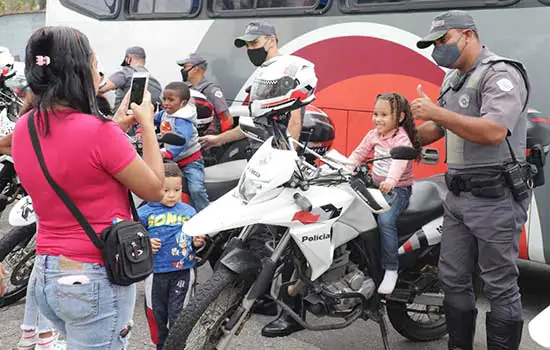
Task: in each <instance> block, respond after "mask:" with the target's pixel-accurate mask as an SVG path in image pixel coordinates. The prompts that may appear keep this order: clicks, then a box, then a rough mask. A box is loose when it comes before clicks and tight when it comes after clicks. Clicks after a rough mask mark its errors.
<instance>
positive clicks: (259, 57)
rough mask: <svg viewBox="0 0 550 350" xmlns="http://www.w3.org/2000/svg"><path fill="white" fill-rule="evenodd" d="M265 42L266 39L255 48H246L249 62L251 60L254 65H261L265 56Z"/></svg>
mask: <svg viewBox="0 0 550 350" xmlns="http://www.w3.org/2000/svg"><path fill="white" fill-rule="evenodd" d="M266 44H267V41H266V42H265V43H264V44H263V45H262V46H261V47H258V48H257V49H247V54H248V58H249V59H250V62H252V64H253V65H255V66H256V67H259V66H261V65H262V63H264V62H265V59H266V58H267V49H266V48H265V45H266Z"/></svg>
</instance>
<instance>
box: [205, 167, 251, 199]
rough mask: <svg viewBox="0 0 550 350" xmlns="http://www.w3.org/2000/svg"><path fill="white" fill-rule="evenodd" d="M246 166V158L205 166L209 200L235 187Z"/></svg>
mask: <svg viewBox="0 0 550 350" xmlns="http://www.w3.org/2000/svg"><path fill="white" fill-rule="evenodd" d="M245 167H246V160H244V159H239V160H234V161H231V162H226V163H221V164H216V165H212V166H209V167H206V168H204V186H205V187H206V192H207V193H208V200H209V201H210V202H212V201H215V200H216V199H218V198H220V197H221V196H223V195H224V194H226V193H227V192H229V191H230V190H231V189H233V188H235V187H236V186H237V184H238V183H239V179H240V178H241V174H242V173H243V171H244V169H245Z"/></svg>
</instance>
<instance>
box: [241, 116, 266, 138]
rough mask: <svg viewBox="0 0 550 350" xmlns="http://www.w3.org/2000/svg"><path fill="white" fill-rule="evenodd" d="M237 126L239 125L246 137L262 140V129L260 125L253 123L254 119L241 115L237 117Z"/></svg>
mask: <svg viewBox="0 0 550 350" xmlns="http://www.w3.org/2000/svg"><path fill="white" fill-rule="evenodd" d="M239 126H240V127H241V130H242V132H243V133H244V134H245V135H246V137H248V138H250V139H253V140H256V141H259V142H264V141H265V140H264V137H263V136H264V130H263V129H262V128H261V127H258V126H257V125H255V124H254V121H253V120H252V118H250V117H241V118H239Z"/></svg>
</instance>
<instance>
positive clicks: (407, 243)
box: [403, 240, 413, 253]
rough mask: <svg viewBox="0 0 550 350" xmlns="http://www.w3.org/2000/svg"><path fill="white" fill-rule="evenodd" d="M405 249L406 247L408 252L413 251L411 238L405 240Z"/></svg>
mask: <svg viewBox="0 0 550 350" xmlns="http://www.w3.org/2000/svg"><path fill="white" fill-rule="evenodd" d="M403 249H405V252H406V253H410V252H412V251H413V247H412V243H411V241H410V240H409V241H407V242H405V244H403Z"/></svg>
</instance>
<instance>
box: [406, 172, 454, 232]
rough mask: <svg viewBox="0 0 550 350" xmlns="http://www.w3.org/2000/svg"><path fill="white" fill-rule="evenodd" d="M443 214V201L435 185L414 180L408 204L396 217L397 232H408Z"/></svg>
mask: <svg viewBox="0 0 550 350" xmlns="http://www.w3.org/2000/svg"><path fill="white" fill-rule="evenodd" d="M441 215H443V202H442V200H441V196H440V194H439V190H438V188H437V185H436V184H434V183H433V182H430V181H418V182H414V183H413V186H412V195H411V198H410V200H409V206H408V207H407V209H405V210H404V211H403V212H402V213H401V215H400V216H399V218H398V219H397V229H398V232H400V233H402V234H409V233H411V232H414V231H416V230H418V229H420V228H421V227H422V226H423V225H425V224H427V223H428V222H430V221H432V220H434V219H436V218H438V217H440V216H441Z"/></svg>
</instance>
